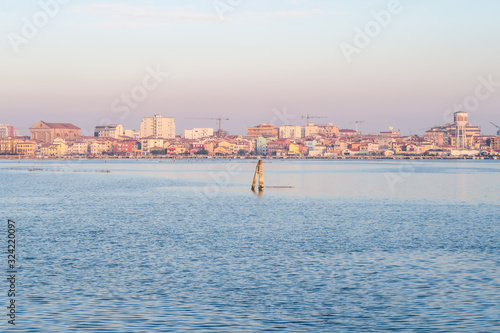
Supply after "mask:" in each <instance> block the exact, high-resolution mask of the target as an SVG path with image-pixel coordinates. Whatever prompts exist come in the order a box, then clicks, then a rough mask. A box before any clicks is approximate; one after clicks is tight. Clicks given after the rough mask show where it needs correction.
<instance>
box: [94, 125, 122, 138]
mask: <svg viewBox="0 0 500 333" xmlns="http://www.w3.org/2000/svg"><path fill="white" fill-rule="evenodd" d="M123 134H124V133H123V125H98V126H96V127H95V130H94V136H97V137H100V138H115V139H118V138H119V137H120V136H123Z"/></svg>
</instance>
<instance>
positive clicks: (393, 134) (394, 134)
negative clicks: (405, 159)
mask: <svg viewBox="0 0 500 333" xmlns="http://www.w3.org/2000/svg"><path fill="white" fill-rule="evenodd" d="M380 136H383V137H386V138H400V137H401V132H400V131H396V130H394V127H389V132H380Z"/></svg>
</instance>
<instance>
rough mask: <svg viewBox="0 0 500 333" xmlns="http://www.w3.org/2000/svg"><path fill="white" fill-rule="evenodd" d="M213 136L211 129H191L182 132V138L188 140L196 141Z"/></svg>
mask: <svg viewBox="0 0 500 333" xmlns="http://www.w3.org/2000/svg"><path fill="white" fill-rule="evenodd" d="M211 136H214V129H213V128H193V129H190V130H185V131H184V138H185V139H188V140H197V139H201V138H208V137H211Z"/></svg>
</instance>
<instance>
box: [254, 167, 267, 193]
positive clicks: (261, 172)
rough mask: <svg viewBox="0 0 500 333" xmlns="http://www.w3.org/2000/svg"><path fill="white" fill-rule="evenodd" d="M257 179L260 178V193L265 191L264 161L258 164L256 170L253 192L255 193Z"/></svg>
mask: <svg viewBox="0 0 500 333" xmlns="http://www.w3.org/2000/svg"><path fill="white" fill-rule="evenodd" d="M257 177H258V178H259V191H263V190H264V168H263V163H262V160H259V161H258V162H257V167H256V168H255V174H254V176H253V182H252V191H255V185H256V184H257Z"/></svg>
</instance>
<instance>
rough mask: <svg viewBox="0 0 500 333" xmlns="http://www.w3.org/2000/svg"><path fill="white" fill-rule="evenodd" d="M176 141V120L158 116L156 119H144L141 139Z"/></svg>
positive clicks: (155, 116)
mask: <svg viewBox="0 0 500 333" xmlns="http://www.w3.org/2000/svg"><path fill="white" fill-rule="evenodd" d="M150 136H152V137H154V138H162V139H175V120H174V118H164V117H163V116H162V115H160V114H157V115H154V117H150V118H143V119H142V122H141V137H143V138H146V137H150Z"/></svg>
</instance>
